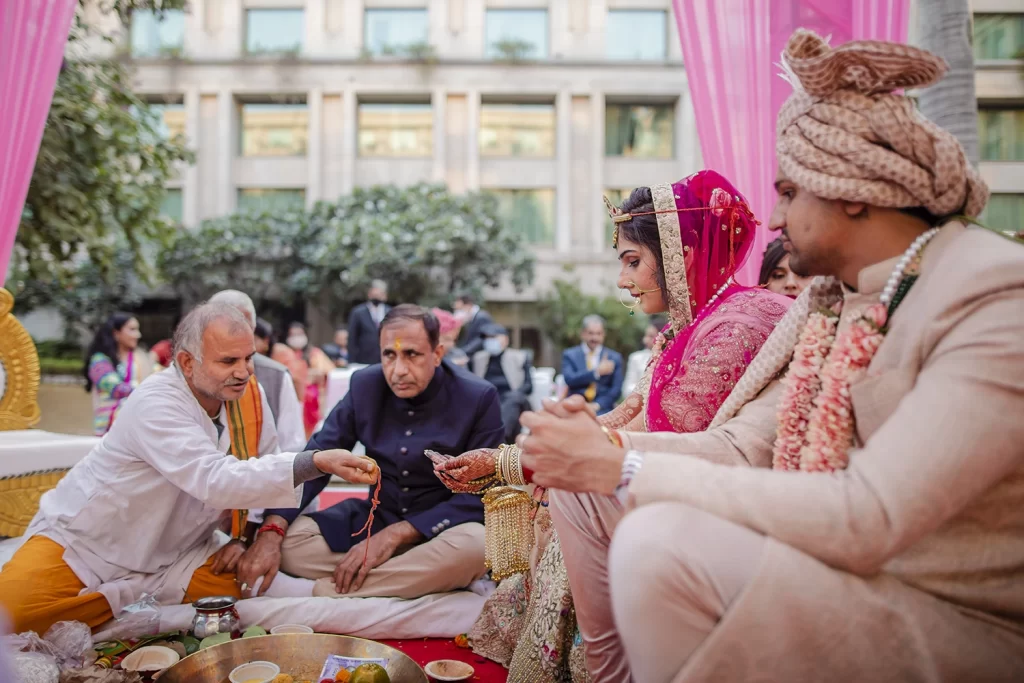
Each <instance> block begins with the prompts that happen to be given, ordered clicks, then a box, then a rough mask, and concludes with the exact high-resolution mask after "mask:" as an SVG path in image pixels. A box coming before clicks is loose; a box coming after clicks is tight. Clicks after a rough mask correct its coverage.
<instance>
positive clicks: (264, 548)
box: [236, 517, 288, 598]
mask: <svg viewBox="0 0 1024 683" xmlns="http://www.w3.org/2000/svg"><path fill="white" fill-rule="evenodd" d="M272 520H273V523H274V524H277V525H278V526H280V527H287V526H288V523H287V522H285V521H284V520H283V519H281V518H279V517H268V518H267V520H266V521H267V522H270V521H272ZM283 542H284V538H282V537H281V536H280V535H279V534H275V533H274V532H272V531H267V532H264V533H261V534H258V535H257V536H256V540H255V541H253V544H252V545H251V546H249V549H248V550H246V551H245V554H244V555H242V558H241V559H240V560H239V561H238V571H237V572H236V577H237V579H238V585H239V587H240V588H241V589H242V597H243V598H251V597H258V596H262V595H265V594H266V592H267V589H268V588H270V584H272V583H274V579H275V578H276V577H277V572H278V571H279V570H280V569H281V543H283ZM260 577H263V581H262V583H260V590H259V594H258V596H254V595H253V593H252V589H253V586H255V585H256V584H257V583H258V582H259V579H260Z"/></svg>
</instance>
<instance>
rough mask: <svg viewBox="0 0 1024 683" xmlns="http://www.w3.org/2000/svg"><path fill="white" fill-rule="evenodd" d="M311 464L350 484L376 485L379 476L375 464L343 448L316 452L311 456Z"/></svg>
mask: <svg viewBox="0 0 1024 683" xmlns="http://www.w3.org/2000/svg"><path fill="white" fill-rule="evenodd" d="M313 464H314V465H316V468H317V469H318V470H320V471H321V472H323V473H324V474H333V475H335V476H338V477H341V478H342V479H344V480H345V481H347V482H349V483H351V484H376V483H377V477H378V476H380V470H379V469H378V468H377V463H375V462H374V461H373V460H371V459H370V458H368V457H366V456H364V455H353V454H352V452H351V451H346V450H345V449H343V448H332V449H330V450H326V451H317V452H316V453H315V454H314V455H313Z"/></svg>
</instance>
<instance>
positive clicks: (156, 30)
mask: <svg viewBox="0 0 1024 683" xmlns="http://www.w3.org/2000/svg"><path fill="white" fill-rule="evenodd" d="M131 43H132V56H133V57H171V56H175V55H180V54H181V53H182V50H184V48H185V13H184V12H183V11H181V10H167V11H165V12H162V13H160V12H153V11H150V10H135V11H134V12H132V25H131Z"/></svg>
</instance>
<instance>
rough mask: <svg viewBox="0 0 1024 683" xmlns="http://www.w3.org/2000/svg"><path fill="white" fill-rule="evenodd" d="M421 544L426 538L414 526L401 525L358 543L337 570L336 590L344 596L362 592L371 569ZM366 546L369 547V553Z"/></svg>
mask: <svg viewBox="0 0 1024 683" xmlns="http://www.w3.org/2000/svg"><path fill="white" fill-rule="evenodd" d="M422 540H423V534H421V533H420V532H418V531H416V528H415V527H413V525H412V524H410V523H409V522H398V523H397V524H392V525H391V526H388V527H384V529H382V530H381V531H379V532H377V533H375V534H373V535H372V536H370V538H368V539H364V540H362V541H360V542H359V543H356V544H355V545H354V546H352V547H351V548H349V550H348V552H347V553H345V557H343V558H341V562H339V563H338V566H337V567H336V568H335V570H334V588H335V590H337V591H338V592H339V593H341V594H345V593H350V592H355V591H357V590H359V589H360V588H361V587H362V586H363V581H365V580H366V575H367V574H369V573H370V570H371V569H373V568H374V567H379V566H380V565H382V564H384V563H385V562H387V561H388V560H390V559H391V557H392V556H393V555H394V554H395V553H396V552H397V551H398V549H399V548H402V547H404V546H407V545H413V544H415V543H418V542H420V541H422ZM367 545H369V546H370V547H369V550H367V547H366V546H367ZM364 558H365V559H366V562H365V563H364V562H363V559H364Z"/></svg>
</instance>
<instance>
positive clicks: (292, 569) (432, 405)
mask: <svg viewBox="0 0 1024 683" xmlns="http://www.w3.org/2000/svg"><path fill="white" fill-rule="evenodd" d="M438 336H439V325H438V322H437V319H436V318H435V317H434V316H433V314H431V313H430V312H429V311H427V310H426V309H423V308H421V307H419V306H411V305H402V306H396V307H395V308H393V309H391V311H389V312H388V314H387V315H386V316H385V317H384V320H383V321H382V322H381V326H380V343H381V349H382V351H381V356H382V363H381V364H380V365H373V366H370V367H368V368H365V369H363V370H360V371H358V372H356V373H355V374H353V375H352V379H351V384H350V386H349V391H348V394H347V395H346V396H345V398H343V399H342V400H341V401H340V402H339V403H338V405H337V406H336V407H335V408H334V410H332V411H331V414H330V415H329V416H328V417H327V420H326V421H325V423H324V426H323V429H322V430H321V431H320V432H318V433H317V434H314V435H313V438H312V439H310V441H309V444H308V446H307V448H308V449H310V450H324V449H329V448H341V449H351V448H353V447H354V446H355V444H356V443H362V444H363V445H364V446H365V448H366V453H367V455H368V456H369V457H371V458H373V459H374V460H375V461H376V462H377V464H378V465H379V467H380V472H381V477H382V480H383V483H382V485H381V489H380V506H379V507H378V508H377V510H376V512H375V514H374V518H373V525H372V535H371V537H370V539H369V541H368V540H367V535H366V532H365V531H363V532H361V531H360V530H361V529H362V528H363V525H364V524H366V521H367V519H368V517H369V514H370V501H369V500H365V499H348V500H344V501H342V502H340V503H338V504H337V505H334V506H331V507H329V508H327V509H326V510H322V511H320V512H313V513H309V514H308V515H300V512H299V510H300V509H305V508H306V507H307V506H308V505H309V504H310V503H311V502H312V501H313V499H314V498H315V497H316V496H317V495H319V494H320V492H321V491H323V489H324V488H325V487H326V486H327V484H328V482H329V477H326V476H325V477H322V478H320V479H316V480H313V481H309V482H306V484H305V485H304V488H303V495H302V507H301V508H298V509H290V510H287V509H281V510H267V511H266V515H265V517H264V525H263V527H262V528H261V530H260V532H259V534H258V535H257V538H256V541H255V542H254V543H253V545H252V547H251V548H250V549H249V550H248V551H247V552H246V555H245V556H243V558H242V560H241V561H240V563H239V581H245V583H246V584H247V586H253V585H256V579H257V578H258V577H260V576H262V577H264V580H263V581H262V582H261V585H260V594H263V592H264V591H265V590H266V587H267V586H269V585H270V583H271V582H272V581H273V578H274V576H275V575H276V574H277V571H278V570H279V569H281V570H283V571H285V572H287V573H288V574H292V575H295V576H300V577H303V578H307V579H321V580H320V581H317V584H316V587H315V589H314V595H339V594H343V595H347V596H359V597H371V596H378V597H398V598H409V599H411V598H417V597H421V596H423V595H427V594H430V593H440V592H446V591H451V590H457V589H461V588H465V587H466V586H468V585H469V584H470V583H472V582H473V581H474V580H475V579H477V578H479V577H480V576H482V575H483V574H484V571H485V569H484V528H483V521H484V510H483V504H482V503H481V501H480V497H479V496H475V495H472V494H465V493H463V494H458V493H455V494H453V493H452V492H451V491H449V490H448V489H447V488H446V487H445V486H444V484H442V483H441V482H440V481H439V480H438V479H437V477H435V476H434V470H433V464H432V463H431V461H430V460H429V459H428V458H427V457H426V456H425V455H424V454H423V452H424V451H425V450H434V451H438V452H440V453H449V454H453V455H457V454H459V453H465V452H467V451H471V450H474V449H477V448H490V447H494V446H497V445H498V444H500V443H501V440H502V436H503V433H504V429H503V427H502V421H501V405H500V402H499V400H498V392H497V390H496V389H495V388H494V387H493V386H492V385H491V384H489V383H488V382H485V381H484V380H482V379H479V378H477V377H474V376H473V375H471V374H470V373H468V372H466V371H465V370H462V369H460V368H456V367H455V366H452V365H449V364H448V363H446V362H443V360H442V359H443V358H444V353H445V348H444V346H443V345H441V344H440V343H439V341H438ZM367 545H369V549H367ZM364 558H365V559H366V562H365V563H364ZM243 592H244V591H243Z"/></svg>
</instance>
